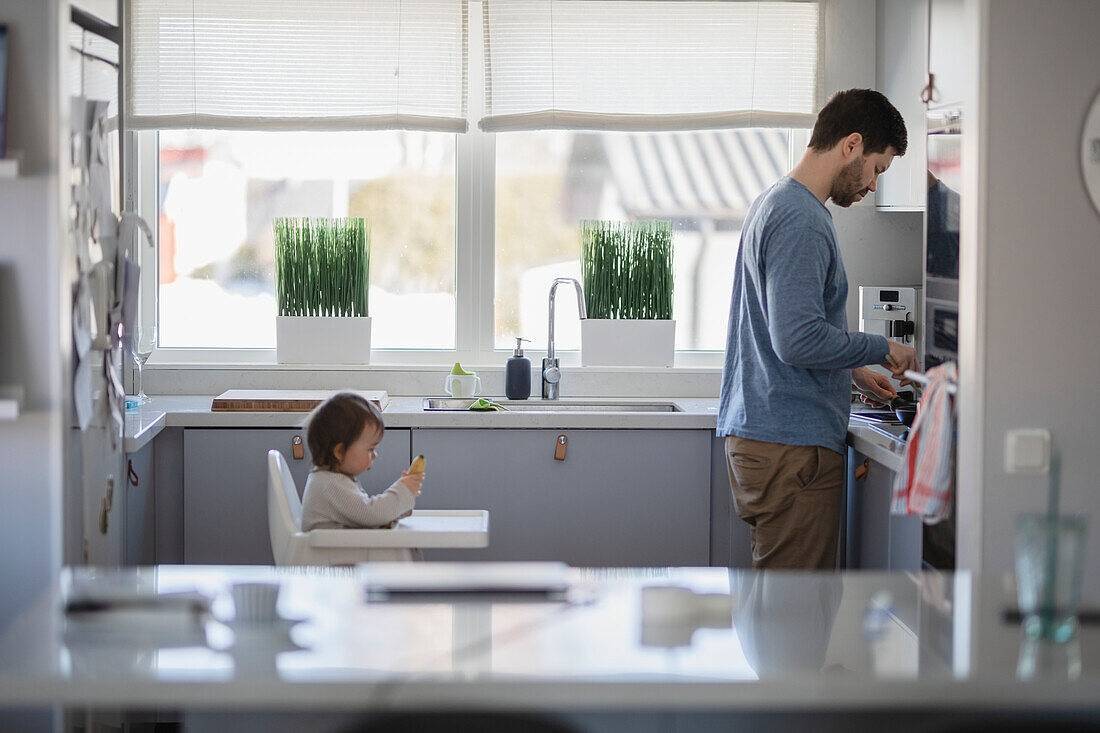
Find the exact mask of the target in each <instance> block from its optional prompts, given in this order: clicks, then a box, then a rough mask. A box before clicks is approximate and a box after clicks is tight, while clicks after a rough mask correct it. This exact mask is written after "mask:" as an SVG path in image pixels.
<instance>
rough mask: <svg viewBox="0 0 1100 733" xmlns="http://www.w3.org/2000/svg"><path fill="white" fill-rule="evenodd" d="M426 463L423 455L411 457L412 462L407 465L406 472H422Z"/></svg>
mask: <svg viewBox="0 0 1100 733" xmlns="http://www.w3.org/2000/svg"><path fill="white" fill-rule="evenodd" d="M426 465H427V463H426V462H425V460H424V456H422V455H420V456H417V457H416V458H414V459H413V462H412V464H411V465H410V466H409V470H408V473H424V468H425V466H426Z"/></svg>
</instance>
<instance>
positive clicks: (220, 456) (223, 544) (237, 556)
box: [183, 428, 411, 565]
mask: <svg viewBox="0 0 1100 733" xmlns="http://www.w3.org/2000/svg"><path fill="white" fill-rule="evenodd" d="M295 436H301V437H302V441H303V450H304V457H303V458H302V459H300V460H295V459H294V458H293V457H292V456H293V453H292V443H291V440H292V439H293V438H294V437H295ZM304 442H305V430H302V429H298V428H285V429H265V430H237V429H190V428H189V429H187V430H185V431H184V435H183V454H184V458H183V461H184V478H183V561H184V562H185V563H206V564H241V565H270V564H272V563H273V562H274V559H273V555H272V553H271V538H270V536H269V534H268V529H267V452H268V450H270V449H272V448H276V449H278V450H280V451H282V452H283V455H284V456H285V457H286V459H287V462H288V463H289V464H290V472H291V474H292V475H293V476H294V482H295V483H296V484H297V486H298V495H299V496H301V494H302V489H303V488H304V487H305V481H306V476H307V474H308V473H309V469H310V467H311V465H312V464H311V461H310V453H309V449H308V447H306V446H305V445H304ZM410 460H411V457H410V454H409V431H408V430H387V431H386V433H385V435H384V436H383V439H382V442H381V443H380V444H379V448H378V458H377V459H376V460H375V462H374V465H373V467H372V469H371V470H370V471H368V472H366V473H364V474H363V475H362V476H360V477H359V480H360V481H361V482H362V484H363V486H364V487H365V488H366V489H367V490H368V491H369V492H371V493H376V492H378V491H382V490H383V489H385V488H386V487H387V486H389V485H390V484H391V483H393V481H394V480H395V479H396V478H397V477H398V476H400V474H401V471H402V470H404V469H405V468H406V467H407V466H408V464H409V461H410Z"/></svg>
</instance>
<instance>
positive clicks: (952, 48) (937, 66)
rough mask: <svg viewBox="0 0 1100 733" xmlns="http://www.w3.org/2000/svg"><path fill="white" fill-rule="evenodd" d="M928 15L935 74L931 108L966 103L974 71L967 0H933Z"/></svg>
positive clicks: (931, 64) (930, 63) (930, 68)
mask: <svg viewBox="0 0 1100 733" xmlns="http://www.w3.org/2000/svg"><path fill="white" fill-rule="evenodd" d="M930 2H931V10H930V12H929V18H928V24H929V27H928V72H929V73H930V74H933V75H934V76H935V84H934V86H935V91H934V92H933V96H932V102H931V104H929V108H931V109H938V108H948V109H954V108H959V107H965V106H967V104H966V103H967V97H968V96H969V92H968V88H969V86H970V84H971V83H972V81H971V80H972V78H973V74H974V63H973V53H972V51H973V48H974V43H975V40H974V39H975V38H977V36H976V35H975V34H974V33H972V32H971V29H970V24H969V22H968V17H967V12H966V2H965V0H930Z"/></svg>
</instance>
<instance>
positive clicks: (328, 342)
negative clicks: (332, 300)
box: [275, 316, 371, 364]
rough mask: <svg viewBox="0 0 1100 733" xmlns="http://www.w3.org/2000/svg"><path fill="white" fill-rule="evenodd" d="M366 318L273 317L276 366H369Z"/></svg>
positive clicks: (368, 330)
mask: <svg viewBox="0 0 1100 733" xmlns="http://www.w3.org/2000/svg"><path fill="white" fill-rule="evenodd" d="M370 323H371V319H370V318H369V317H330V316H275V353H276V360H277V361H278V362H279V363H280V364H370Z"/></svg>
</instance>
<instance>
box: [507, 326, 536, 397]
mask: <svg viewBox="0 0 1100 733" xmlns="http://www.w3.org/2000/svg"><path fill="white" fill-rule="evenodd" d="M524 341H528V342H529V339H525V338H518V337H517V338H516V350H515V351H513V352H512V356H511V358H510V359H508V363H507V364H505V365H504V394H505V396H507V397H508V399H510V400H525V399H527V398H528V397H530V396H531V360H530V359H528V358H527V357H526V356H524V355H523V342H524Z"/></svg>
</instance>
